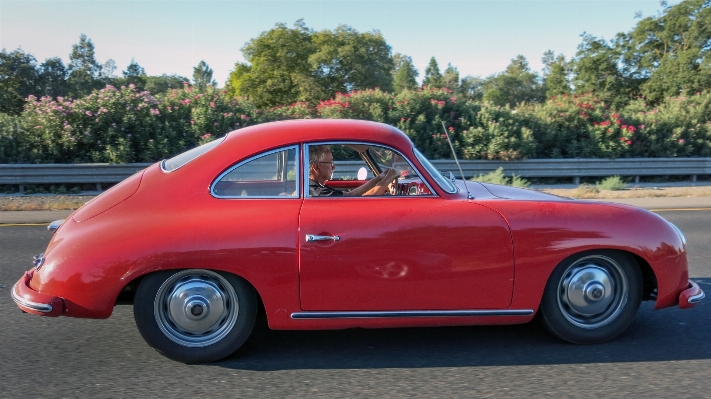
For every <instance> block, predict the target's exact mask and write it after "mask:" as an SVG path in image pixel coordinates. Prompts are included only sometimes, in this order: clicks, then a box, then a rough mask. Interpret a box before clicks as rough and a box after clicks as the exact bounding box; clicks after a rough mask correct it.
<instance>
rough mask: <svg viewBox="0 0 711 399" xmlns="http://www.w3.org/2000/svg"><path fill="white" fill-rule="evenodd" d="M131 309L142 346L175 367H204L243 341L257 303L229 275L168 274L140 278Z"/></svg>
mask: <svg viewBox="0 0 711 399" xmlns="http://www.w3.org/2000/svg"><path fill="white" fill-rule="evenodd" d="M133 309H134V310H133V315H134V318H135V319H136V325H137V326H138V331H140V332H141V335H142V336H143V339H145V340H146V343H148V345H150V346H151V347H153V348H154V349H156V350H157V351H158V352H160V353H162V354H163V355H165V356H166V357H168V358H170V359H173V360H176V361H179V362H183V363H206V362H214V361H217V360H220V359H222V358H224V357H227V356H229V355H230V354H232V353H233V352H234V351H236V350H237V349H238V348H239V347H240V346H242V344H243V343H244V341H246V340H247V338H248V337H249V335H250V334H251V332H252V328H253V327H254V320H255V318H256V315H257V298H256V294H255V292H254V289H253V288H252V286H251V285H250V284H249V283H247V282H246V281H245V280H244V279H242V278H240V277H237V276H235V275H232V274H229V273H222V272H214V271H210V270H203V269H189V270H169V271H163V272H158V273H154V274H150V275H148V276H146V277H144V278H143V280H142V281H141V284H140V285H139V286H138V290H137V291H136V296H135V298H134V305H133Z"/></svg>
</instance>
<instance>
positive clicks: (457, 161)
mask: <svg viewBox="0 0 711 399" xmlns="http://www.w3.org/2000/svg"><path fill="white" fill-rule="evenodd" d="M440 122H442V130H444V135H445V136H446V137H447V142H448V143H449V148H451V149H452V156H453V157H454V162H455V163H456V164H457V168H459V175H460V176H462V181H463V182H464V188H465V189H466V190H467V199H474V196H473V195H472V193H471V192H470V191H469V186H468V185H467V180H466V179H465V178H464V172H462V165H460V164H459V160H458V159H457V152H456V151H454V145H453V144H452V139H450V138H449V134H447V128H446V127H445V126H444V121H440ZM450 173H451V172H450Z"/></svg>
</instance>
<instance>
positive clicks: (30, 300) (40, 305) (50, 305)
mask: <svg viewBox="0 0 711 399" xmlns="http://www.w3.org/2000/svg"><path fill="white" fill-rule="evenodd" d="M33 275H34V270H30V271H28V272H27V273H25V275H24V276H22V278H20V280H19V281H18V282H17V283H15V285H14V286H13V287H12V300H13V301H15V303H16V304H17V306H18V307H19V308H20V309H21V310H22V311H23V312H27V313H32V314H36V315H40V316H51V317H57V316H59V315H60V314H62V312H63V311H64V300H63V299H62V298H59V297H56V296H51V295H46V294H42V293H39V292H37V291H35V290H33V289H32V288H30V280H32V276H33Z"/></svg>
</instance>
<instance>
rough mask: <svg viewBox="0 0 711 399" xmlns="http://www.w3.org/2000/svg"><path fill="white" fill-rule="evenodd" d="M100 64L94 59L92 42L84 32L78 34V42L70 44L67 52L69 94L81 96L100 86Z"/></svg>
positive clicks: (101, 84) (101, 83)
mask: <svg viewBox="0 0 711 399" xmlns="http://www.w3.org/2000/svg"><path fill="white" fill-rule="evenodd" d="M101 68H102V66H101V64H99V63H98V62H97V61H96V55H95V53H94V43H93V42H92V41H91V39H89V38H87V37H86V35H85V34H83V33H82V34H81V35H80V36H79V43H77V44H74V45H72V52H71V54H69V78H68V79H67V84H68V85H69V94H70V95H72V96H74V97H82V96H85V95H88V94H89V93H91V91H92V90H94V89H99V88H101V87H102V86H103V85H104V84H103V82H102V81H101Z"/></svg>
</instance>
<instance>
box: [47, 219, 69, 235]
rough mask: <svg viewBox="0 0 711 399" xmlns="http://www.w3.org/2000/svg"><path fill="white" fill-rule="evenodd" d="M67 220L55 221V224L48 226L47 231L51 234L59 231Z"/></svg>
mask: <svg viewBox="0 0 711 399" xmlns="http://www.w3.org/2000/svg"><path fill="white" fill-rule="evenodd" d="M64 220H65V219H60V220H55V221H54V222H52V223H50V224H49V226H47V230H49V231H51V232H55V231H57V229H58V228H59V227H60V226H61V225H62V223H64Z"/></svg>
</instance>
